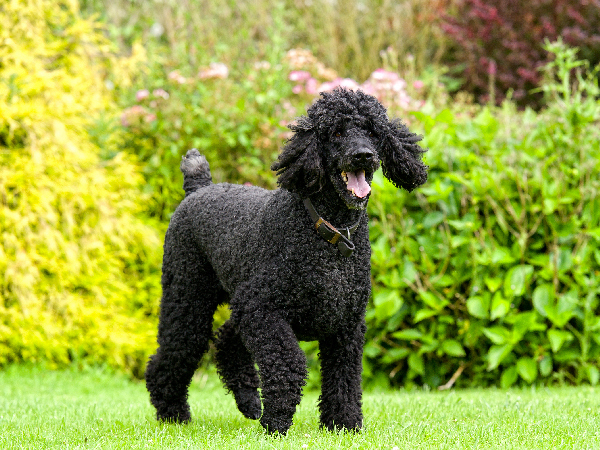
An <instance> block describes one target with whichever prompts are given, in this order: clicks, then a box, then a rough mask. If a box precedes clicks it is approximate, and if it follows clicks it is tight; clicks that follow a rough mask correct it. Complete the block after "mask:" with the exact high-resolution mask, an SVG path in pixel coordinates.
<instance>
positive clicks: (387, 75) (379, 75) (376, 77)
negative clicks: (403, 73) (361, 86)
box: [371, 69, 400, 81]
mask: <svg viewBox="0 0 600 450" xmlns="http://www.w3.org/2000/svg"><path fill="white" fill-rule="evenodd" d="M371 79H372V80H373V81H397V80H399V79H400V77H399V76H398V74H397V73H394V72H388V71H387V70H385V69H377V70H376V71H374V72H373V73H372V74H371Z"/></svg>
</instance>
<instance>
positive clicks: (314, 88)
mask: <svg viewBox="0 0 600 450" xmlns="http://www.w3.org/2000/svg"><path fill="white" fill-rule="evenodd" d="M305 88H306V93H307V94H310V95H315V94H316V93H317V92H318V82H317V80H315V79H314V78H310V79H309V80H308V81H307V82H306V86H305Z"/></svg>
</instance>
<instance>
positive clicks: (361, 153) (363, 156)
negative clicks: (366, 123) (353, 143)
mask: <svg viewBox="0 0 600 450" xmlns="http://www.w3.org/2000/svg"><path fill="white" fill-rule="evenodd" d="M374 158H375V153H373V150H371V149H370V148H368V147H362V148H360V149H359V150H358V151H356V152H355V153H354V154H353V155H352V164H353V165H356V166H363V165H365V164H369V163H372V162H373V160H374Z"/></svg>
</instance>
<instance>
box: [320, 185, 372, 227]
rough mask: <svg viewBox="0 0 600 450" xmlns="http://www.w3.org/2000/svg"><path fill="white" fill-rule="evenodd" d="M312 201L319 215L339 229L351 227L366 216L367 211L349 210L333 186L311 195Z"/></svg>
mask: <svg viewBox="0 0 600 450" xmlns="http://www.w3.org/2000/svg"><path fill="white" fill-rule="evenodd" d="M310 201H311V202H312V204H313V206H314V208H315V209H316V210H317V212H318V213H319V215H320V216H321V217H322V218H323V219H325V220H327V221H328V222H329V223H331V224H332V225H334V226H335V227H337V228H345V227H351V226H353V225H354V224H355V223H356V222H358V220H359V218H360V216H361V215H362V214H366V211H365V210H360V209H350V208H348V205H346V202H344V200H342V199H341V198H340V196H339V195H338V193H337V192H336V191H335V189H334V188H333V186H325V187H324V188H323V189H322V190H321V191H320V192H318V193H316V194H313V195H311V196H310Z"/></svg>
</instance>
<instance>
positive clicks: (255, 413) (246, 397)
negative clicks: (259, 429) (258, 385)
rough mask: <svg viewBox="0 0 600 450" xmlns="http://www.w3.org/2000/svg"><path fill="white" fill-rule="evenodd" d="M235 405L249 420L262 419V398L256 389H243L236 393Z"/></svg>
mask: <svg viewBox="0 0 600 450" xmlns="http://www.w3.org/2000/svg"><path fill="white" fill-rule="evenodd" d="M234 397H235V403H236V404H237V407H238V409H239V410H240V412H241V413H242V414H243V415H244V417H246V418H247V419H251V420H257V419H260V416H261V414H262V405H261V403H260V396H259V395H258V391H257V390H256V389H251V388H243V389H240V390H238V391H237V392H235V393H234Z"/></svg>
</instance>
